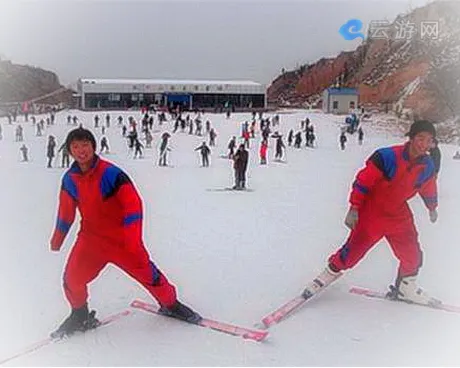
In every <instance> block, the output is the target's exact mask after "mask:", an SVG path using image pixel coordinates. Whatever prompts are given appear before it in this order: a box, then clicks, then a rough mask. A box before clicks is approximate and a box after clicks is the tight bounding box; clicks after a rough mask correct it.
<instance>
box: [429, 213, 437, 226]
mask: <svg viewBox="0 0 460 368" xmlns="http://www.w3.org/2000/svg"><path fill="white" fill-rule="evenodd" d="M430 221H431V222H432V223H433V224H434V223H435V222H436V221H438V211H436V210H431V211H430Z"/></svg>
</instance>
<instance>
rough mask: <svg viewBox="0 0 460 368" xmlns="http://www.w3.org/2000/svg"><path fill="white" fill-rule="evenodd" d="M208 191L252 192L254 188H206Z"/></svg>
mask: <svg viewBox="0 0 460 368" xmlns="http://www.w3.org/2000/svg"><path fill="white" fill-rule="evenodd" d="M206 190H207V191H208V192H254V189H251V188H244V189H233V188H230V187H225V188H208V189H206Z"/></svg>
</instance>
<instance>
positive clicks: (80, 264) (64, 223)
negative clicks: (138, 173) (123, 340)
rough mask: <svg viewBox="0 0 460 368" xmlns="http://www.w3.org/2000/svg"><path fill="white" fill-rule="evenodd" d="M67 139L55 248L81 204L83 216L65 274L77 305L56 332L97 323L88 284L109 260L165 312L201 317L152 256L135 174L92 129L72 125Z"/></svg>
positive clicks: (189, 318)
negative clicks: (100, 150)
mask: <svg viewBox="0 0 460 368" xmlns="http://www.w3.org/2000/svg"><path fill="white" fill-rule="evenodd" d="M65 144H66V147H67V149H68V150H69V152H70V154H71V155H72V157H73V158H74V160H75V162H74V163H73V164H72V166H71V167H70V169H69V170H68V171H67V172H66V173H65V174H64V176H63V179H62V184H61V190H60V194H59V209H58V216H57V222H56V227H55V230H54V233H53V235H52V238H51V241H50V246H51V250H52V251H54V252H57V251H59V250H60V249H61V246H62V243H63V241H64V239H65V237H66V235H67V233H68V231H69V230H70V227H71V226H72V223H73V221H74V219H75V212H76V210H77V209H78V211H79V212H80V215H81V222H80V231H79V233H78V236H77V240H76V242H75V244H74V246H73V248H72V250H71V253H70V256H69V258H68V260H67V264H66V267H65V271H64V280H63V281H64V292H65V296H66V298H67V300H68V302H69V304H70V306H71V308H72V311H71V314H70V316H69V317H68V318H67V319H66V320H65V321H64V322H63V323H62V324H61V326H60V327H59V328H58V329H57V330H56V331H55V332H54V336H63V335H70V334H72V333H73V332H75V331H77V330H80V331H84V330H87V329H89V328H94V327H97V326H98V323H99V322H98V321H97V319H96V318H95V312H94V311H91V312H89V310H88V304H87V299H88V289H87V285H88V283H90V282H91V281H92V280H94V279H95V278H96V277H97V276H98V275H99V273H100V272H101V271H102V270H103V268H104V267H105V266H106V265H107V264H108V263H111V264H114V265H116V266H118V267H119V268H121V269H122V270H123V271H125V272H126V273H127V274H128V275H129V276H131V277H132V278H134V279H135V280H136V281H138V282H139V283H141V284H142V285H143V286H144V287H145V288H146V289H147V291H148V292H149V293H150V294H151V295H152V296H153V297H154V298H155V299H156V300H157V301H158V303H159V304H160V306H161V308H160V311H161V312H162V313H163V314H165V315H168V316H171V317H175V318H179V319H182V320H186V321H187V322H192V323H197V322H198V321H199V320H200V319H201V317H200V316H199V315H198V314H197V313H196V312H194V311H192V310H191V309H190V308H189V307H187V306H185V305H183V304H182V303H180V302H179V301H178V300H177V297H176V289H175V287H174V286H173V285H171V284H170V283H169V281H168V280H167V278H166V277H165V275H164V274H163V273H162V272H161V271H160V270H159V269H158V268H157V267H156V266H155V264H154V263H153V262H152V261H151V260H150V258H149V255H148V253H147V250H146V249H145V246H144V243H143V240H142V220H143V213H142V200H141V198H140V196H139V194H138V192H137V190H136V188H135V186H134V184H133V183H132V181H131V179H130V178H129V177H128V176H127V175H126V174H125V173H124V172H123V171H122V170H121V169H120V168H118V167H117V166H115V165H113V164H112V163H109V162H107V161H105V160H103V159H101V158H100V157H99V156H97V155H96V154H95V152H96V140H95V138H94V135H93V134H92V133H91V132H90V131H89V130H87V129H84V128H78V129H75V130H72V131H71V132H70V133H69V134H68V136H67V138H66V143H65Z"/></svg>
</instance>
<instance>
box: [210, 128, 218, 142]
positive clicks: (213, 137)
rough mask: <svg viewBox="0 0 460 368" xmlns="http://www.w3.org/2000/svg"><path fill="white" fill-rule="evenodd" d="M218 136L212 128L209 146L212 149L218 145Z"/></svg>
mask: <svg viewBox="0 0 460 368" xmlns="http://www.w3.org/2000/svg"><path fill="white" fill-rule="evenodd" d="M216 136H217V134H216V131H215V130H214V128H211V130H210V131H209V145H210V146H211V147H213V146H215V145H216Z"/></svg>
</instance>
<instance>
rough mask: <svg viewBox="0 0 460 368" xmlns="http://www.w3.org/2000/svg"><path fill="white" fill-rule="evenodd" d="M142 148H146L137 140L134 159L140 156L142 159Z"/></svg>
mask: <svg viewBox="0 0 460 368" xmlns="http://www.w3.org/2000/svg"><path fill="white" fill-rule="evenodd" d="M142 148H144V145H143V144H142V143H141V142H140V141H139V139H137V138H136V140H135V141H134V158H137V155H138V154H139V157H142Z"/></svg>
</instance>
